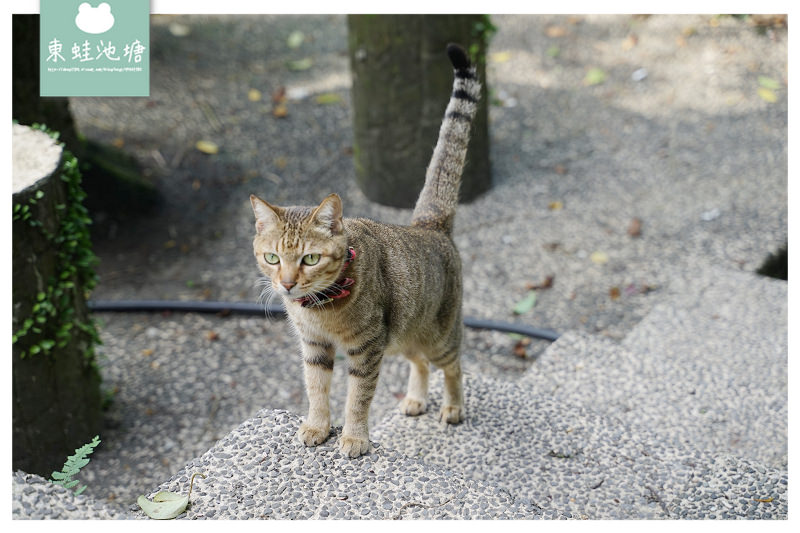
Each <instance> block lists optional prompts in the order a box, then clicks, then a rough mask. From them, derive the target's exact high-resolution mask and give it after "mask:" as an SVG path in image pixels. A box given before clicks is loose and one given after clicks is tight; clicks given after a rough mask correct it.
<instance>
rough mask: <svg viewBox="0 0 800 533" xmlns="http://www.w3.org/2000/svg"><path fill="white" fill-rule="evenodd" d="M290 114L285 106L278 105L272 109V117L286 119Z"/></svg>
mask: <svg viewBox="0 0 800 533" xmlns="http://www.w3.org/2000/svg"><path fill="white" fill-rule="evenodd" d="M288 114H289V109H288V108H287V107H286V106H285V105H284V104H278V105H276V106H275V107H273V108H272V116H273V117H277V118H284V117H286V116H287V115H288Z"/></svg>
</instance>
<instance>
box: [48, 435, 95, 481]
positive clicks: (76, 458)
mask: <svg viewBox="0 0 800 533" xmlns="http://www.w3.org/2000/svg"><path fill="white" fill-rule="evenodd" d="M98 444H100V436H99V435H95V437H94V438H93V439H92V442H90V443H88V444H84V445H83V446H81V447H80V448H78V449H77V450H75V455H70V456H69V457H67V461H66V462H65V463H64V467H63V468H62V469H61V472H53V473H52V474H50V477H51V478H52V479H51V480H50V481H52V482H53V483H55V484H56V485H61V486H62V487H64V488H65V489H71V488H73V487H75V486H76V485H77V484H78V480H77V479H72V476H75V475H78V473H79V472H80V471H81V468H83V467H84V466H86V465H88V464H89V457H87V456H88V455H91V454H92V452H93V451H94V449H95V448H96V447H97V445H98ZM84 490H86V485H84V486H82V487H80V488H78V489H76V490H75V495H76V496H77V495H78V494H80V493H81V492H83V491H84Z"/></svg>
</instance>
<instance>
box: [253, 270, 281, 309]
mask: <svg viewBox="0 0 800 533" xmlns="http://www.w3.org/2000/svg"><path fill="white" fill-rule="evenodd" d="M255 285H256V287H261V293H260V294H259V295H258V303H259V305H263V306H264V316H266V317H267V318H270V319H272V318H275V317H274V316H272V313H271V311H270V308H269V305H270V303H272V300H273V298H275V296H276V294H275V289H274V288H273V287H272V280H271V279H270V278H269V277H268V276H262V277H260V278H258V279H257V280H256V283H255Z"/></svg>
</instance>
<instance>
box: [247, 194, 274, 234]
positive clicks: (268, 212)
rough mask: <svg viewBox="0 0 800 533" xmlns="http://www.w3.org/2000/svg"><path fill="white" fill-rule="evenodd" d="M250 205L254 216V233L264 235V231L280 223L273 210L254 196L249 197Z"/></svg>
mask: <svg viewBox="0 0 800 533" xmlns="http://www.w3.org/2000/svg"><path fill="white" fill-rule="evenodd" d="M250 204H251V205H252V206H253V214H255V216H256V233H259V234H261V233H264V230H266V229H267V228H269V227H272V226H274V225H276V224H277V223H278V222H279V221H280V217H279V216H278V213H276V212H275V208H274V207H272V206H271V205H269V204H268V203H267V202H265V201H264V200H262V199H261V198H259V197H258V196H256V195H255V194H251V195H250Z"/></svg>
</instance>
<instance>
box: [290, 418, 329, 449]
mask: <svg viewBox="0 0 800 533" xmlns="http://www.w3.org/2000/svg"><path fill="white" fill-rule="evenodd" d="M330 434H331V429H330V427H327V428H321V427H314V426H309V425H308V424H305V423H303V424H300V429H299V430H298V431H297V438H298V439H300V442H302V443H303V444H305V445H306V446H317V445H319V444H322V443H323V442H325V441H326V440H327V439H328V436H330Z"/></svg>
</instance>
